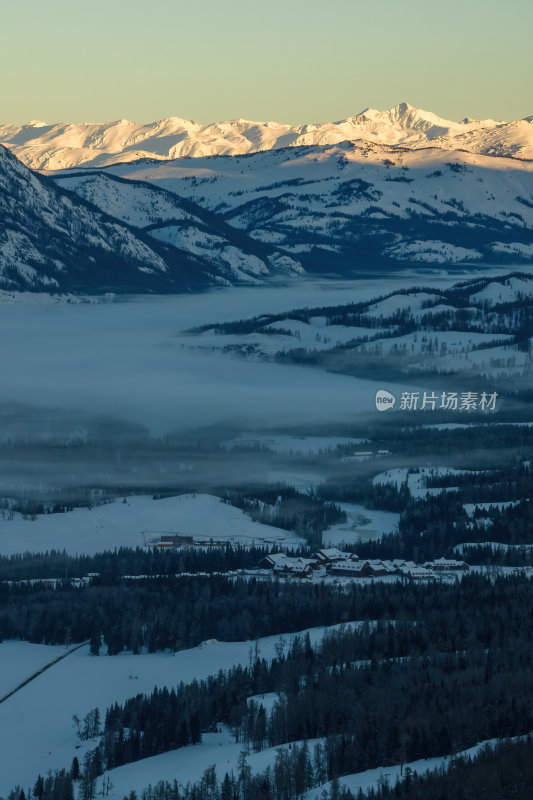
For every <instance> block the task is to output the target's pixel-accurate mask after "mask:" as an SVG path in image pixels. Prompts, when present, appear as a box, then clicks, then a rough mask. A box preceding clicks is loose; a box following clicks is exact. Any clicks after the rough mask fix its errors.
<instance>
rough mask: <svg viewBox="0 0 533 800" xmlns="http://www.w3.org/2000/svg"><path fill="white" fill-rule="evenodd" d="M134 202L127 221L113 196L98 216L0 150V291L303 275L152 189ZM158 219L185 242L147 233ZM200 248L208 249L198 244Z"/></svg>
mask: <svg viewBox="0 0 533 800" xmlns="http://www.w3.org/2000/svg"><path fill="white" fill-rule="evenodd" d="M111 188H114V186H113V187H111ZM126 188H130V189H133V190H135V187H134V185H133V184H131V185H130V184H127V185H126ZM133 194H134V197H132V198H128V197H125V198H124V202H125V203H126V205H127V204H128V203H129V205H130V206H131V212H130V213H125V214H124V213H122V214H121V213H120V209H119V208H118V207H117V206H118V200H117V198H116V196H115V197H109V198H108V202H107V203H106V204H102V205H101V207H100V208H97V207H96V206H95V205H93V204H91V203H89V202H87V201H86V200H85V199H83V198H80V197H78V196H77V195H75V194H74V193H72V192H69V191H65V190H64V189H63V188H62V187H60V186H58V185H57V184H56V183H55V182H54V181H52V180H51V179H50V178H45V177H42V176H40V175H38V174H35V173H33V172H32V171H31V170H29V169H28V168H27V167H25V166H24V165H23V164H21V163H20V162H19V161H18V160H17V159H16V158H15V157H14V156H13V155H12V154H11V153H10V152H9V151H8V150H6V149H5V148H3V147H0V288H2V289H4V290H12V291H24V290H29V291H47V292H65V291H66V292H80V291H81V292H89V293H93V292H96V293H100V292H109V291H115V292H146V291H150V292H175V291H184V290H188V289H200V288H202V287H205V286H209V285H213V284H216V283H227V282H228V281H231V282H257V280H258V278H257V277H256V276H259V275H262V276H268V275H269V274H271V272H273V271H276V270H278V268H279V269H280V270H281V271H285V272H286V271H289V272H290V271H291V270H292V269H294V270H297V269H298V265H297V264H295V263H294V264H293V263H292V262H291V260H290V259H289V258H285V260H283V256H281V255H280V254H279V253H276V252H275V250H274V248H273V247H272V246H270V245H267V246H265V245H263V244H262V243H256V242H254V241H253V240H252V239H249V237H248V236H247V235H246V234H245V233H243V232H240V231H237V230H234V229H233V228H232V227H230V226H229V225H228V224H227V223H225V222H224V221H223V220H219V219H218V218H217V217H216V216H215V215H213V214H211V213H210V212H204V211H202V209H200V208H197V206H196V204H195V203H193V202H191V201H187V200H185V201H183V202H181V201H180V199H179V198H176V197H175V196H168V197H167V194H166V193H165V192H162V191H160V190H157V189H151V188H150V187H148V188H147V189H146V190H145V191H144V192H143V191H142V190H141V191H137V192H135V191H133ZM115 195H116V192H115ZM141 195H142V200H143V201H144V202H145V203H146V204H149V205H150V208H151V213H150V214H149V215H145V217H144V218H143V219H142V220H141V219H140V216H139V214H135V203H138V202H140V201H139V197H140V196H141ZM102 206H105V207H102ZM115 214H116V215H117V216H118V215H120V217H121V218H120V219H117V216H115ZM156 219H157V220H159V223H161V222H163V221H168V220H169V219H171V220H173V223H174V227H176V226H178V228H179V229H180V230H182V231H184V232H185V233H186V235H184V236H183V237H182V238H181V239H180V238H179V237H176V236H175V235H174V236H172V235H169V234H168V231H167V230H165V232H164V233H163V234H159V235H150V233H149V232H148V231H147V230H145V229H147V228H148V229H149V228H150V227H152V226H153V222H154V220H156ZM170 227H172V226H170ZM200 240H201V241H203V243H204V247H199V246H195V242H197V241H200Z"/></svg>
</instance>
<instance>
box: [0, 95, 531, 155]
mask: <svg viewBox="0 0 533 800" xmlns="http://www.w3.org/2000/svg"><path fill="white" fill-rule="evenodd" d="M532 120H533V117H527V118H526V119H522V120H515V121H512V122H501V121H500V122H497V121H495V120H490V119H489V120H472V119H468V118H467V119H464V120H462V121H461V122H452V121H450V120H446V119H442V118H441V117H438V116H436V115H435V114H432V113H431V112H428V111H423V110H421V109H417V108H413V106H410V105H409V104H408V103H400V104H399V105H397V106H395V107H394V108H392V109H390V111H377V110H376V109H373V108H367V109H365V110H364V111H362V112H361V113H359V114H356V115H355V116H353V117H348V119H345V120H342V121H340V122H321V123H317V124H310V125H297V126H291V125H283V124H280V123H277V122H251V121H248V120H245V119H235V120H230V121H226V122H215V123H213V124H211V125H201V124H200V123H198V122H194V121H192V120H186V119H180V118H179V117H170V118H168V119H163V120H159V121H158V122H152V123H149V124H147V125H139V124H137V123H135V122H131V121H130V120H126V119H122V120H118V121H115V122H107V123H81V124H72V123H64V122H61V123H54V124H50V125H49V124H47V123H45V122H39V121H33V122H29V123H28V124H27V125H22V126H19V125H0V143H1V144H4V145H5V146H6V147H9V148H10V149H11V150H12V151H13V152H14V153H15V155H16V156H17V157H18V158H20V160H21V161H22V162H23V163H24V164H26V165H27V166H29V167H32V168H33V169H40V170H44V169H47V170H57V169H66V168H68V167H81V166H84V167H87V166H90V167H96V166H98V167H102V166H107V165H109V164H115V163H117V162H121V161H136V160H138V159H139V158H153V159H159V160H161V159H173V158H183V157H185V156H194V157H202V156H212V155H243V154H245V153H253V152H257V151H261V150H275V149H279V148H284V147H301V146H307V145H312V146H313V145H318V146H319V145H331V144H339V143H340V142H344V141H356V140H365V141H367V142H373V143H375V144H382V145H397V146H402V147H409V148H414V149H417V148H420V147H425V146H427V145H428V143H431V144H433V145H436V146H438V147H440V148H443V149H457V148H459V149H463V150H467V151H469V152H471V153H483V154H486V155H501V156H512V157H515V158H525V159H533V124H532Z"/></svg>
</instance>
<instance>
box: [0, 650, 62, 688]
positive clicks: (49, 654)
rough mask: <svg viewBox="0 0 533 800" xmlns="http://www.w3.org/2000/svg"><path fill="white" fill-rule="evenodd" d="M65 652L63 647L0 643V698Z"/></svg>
mask: <svg viewBox="0 0 533 800" xmlns="http://www.w3.org/2000/svg"><path fill="white" fill-rule="evenodd" d="M65 651H66V648H65V647H59V646H51V645H47V644H31V643H30V642H18V641H16V642H11V641H10V642H2V643H0V697H3V696H4V694H6V693H7V692H9V691H10V690H11V689H14V688H15V686H18V684H19V683H21V681H23V680H24V679H25V678H27V677H28V676H30V675H32V674H33V673H34V672H37V670H39V669H40V668H41V667H44V666H45V664H49V663H50V661H53V660H54V659H55V658H57V657H58V656H61V655H63V653H64V652H65Z"/></svg>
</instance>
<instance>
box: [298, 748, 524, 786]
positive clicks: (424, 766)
mask: <svg viewBox="0 0 533 800" xmlns="http://www.w3.org/2000/svg"><path fill="white" fill-rule="evenodd" d="M519 738H521V737H516V739H515V741H516V740H517V739H519ZM498 741H500V740H498V739H487V740H486V741H484V742H479V744H476V745H474V746H473V747H470V748H468V750H462V751H461V752H460V753H454V754H453V755H449V756H439V757H437V758H423V759H419V760H418V761H411V762H409V763H408V764H403V765H402V766H400V765H399V764H397V765H393V766H387V767H378V768H377V769H369V770H366V771H365V772H357V773H354V774H353V775H345V776H344V777H342V778H341V779H340V783H341V786H345V787H346V788H348V789H350V791H351V792H353V793H354V794H355V795H357V792H358V791H359V789H361V790H362V791H369V790H370V789H377V788H378V786H380V785H381V784H383V782H385V781H386V782H387V783H388V784H389V785H391V786H394V784H395V783H396V781H397V780H398V779H399V780H402V776H403V775H405V769H406V767H409V768H410V769H411V771H412V772H417V773H418V774H419V775H423V774H425V773H427V772H431V771H432V770H436V769H440V768H446V767H447V766H449V764H450V762H451V761H452V759H453V758H455V757H457V756H465V757H466V758H468V757H473V756H475V755H476V753H479V751H480V750H481V749H482V748H483V747H485V746H495V745H496V744H497V743H498ZM330 787H331V784H330V783H329V782H328V783H326V784H324V785H323V786H320V787H317V788H316V789H311V790H310V791H309V792H307V793H306V795H305V800H320V797H321V793H322V791H323V790H324V789H328V790H329V788H330Z"/></svg>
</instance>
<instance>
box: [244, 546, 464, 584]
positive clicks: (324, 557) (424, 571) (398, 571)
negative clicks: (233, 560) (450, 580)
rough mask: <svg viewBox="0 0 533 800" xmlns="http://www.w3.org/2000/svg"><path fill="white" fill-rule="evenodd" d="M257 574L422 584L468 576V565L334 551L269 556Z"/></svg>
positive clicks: (262, 562)
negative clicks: (401, 580)
mask: <svg viewBox="0 0 533 800" xmlns="http://www.w3.org/2000/svg"><path fill="white" fill-rule="evenodd" d="M258 567H259V569H260V570H264V571H267V572H270V573H272V574H273V575H275V576H278V577H284V578H293V579H305V580H320V579H324V578H326V577H328V576H331V577H349V578H384V577H387V576H391V577H392V576H394V577H396V578H402V577H403V578H406V579H410V580H417V581H420V580H422V581H424V580H435V579H438V578H440V579H442V578H443V577H444V576H446V575H449V574H457V573H464V572H468V571H469V569H470V566H469V564H467V563H466V562H465V561H456V560H455V559H447V558H439V559H436V560H435V561H427V562H425V563H424V564H415V562H414V561H404V560H402V559H394V560H392V561H387V560H383V561H380V560H377V559H360V558H359V556H358V555H356V554H355V553H348V552H343V551H342V550H338V549H337V548H336V547H330V548H324V549H321V550H317V552H316V553H313V555H312V556H311V557H310V558H302V557H298V558H295V557H291V556H288V555H287V554H286V553H271V554H269V555H268V556H265V558H263V559H262V560H261V561H260V563H259V565H258Z"/></svg>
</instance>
